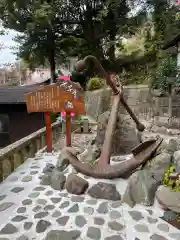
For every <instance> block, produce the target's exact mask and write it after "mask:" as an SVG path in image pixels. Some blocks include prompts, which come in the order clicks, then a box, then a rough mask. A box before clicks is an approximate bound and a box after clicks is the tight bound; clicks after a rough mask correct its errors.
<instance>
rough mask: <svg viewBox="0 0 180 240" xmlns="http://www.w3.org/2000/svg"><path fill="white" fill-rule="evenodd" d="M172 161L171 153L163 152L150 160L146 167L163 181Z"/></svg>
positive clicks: (157, 179) (156, 177) (159, 180)
mask: <svg viewBox="0 0 180 240" xmlns="http://www.w3.org/2000/svg"><path fill="white" fill-rule="evenodd" d="M170 162H171V155H170V154H169V153H161V154H159V155H158V156H156V157H154V158H153V159H152V160H151V161H150V162H148V164H147V165H146V166H145V167H144V169H145V170H149V171H150V172H151V174H152V176H153V177H154V178H155V179H156V181H158V182H161V181H162V179H163V176H164V173H165V171H166V170H167V169H168V168H169V165H170Z"/></svg>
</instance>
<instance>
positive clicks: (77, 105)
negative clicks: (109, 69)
mask: <svg viewBox="0 0 180 240" xmlns="http://www.w3.org/2000/svg"><path fill="white" fill-rule="evenodd" d="M57 85H58V86H60V88H61V89H62V90H64V91H66V92H69V93H71V94H72V100H70V99H69V100H68V101H65V105H64V107H65V109H64V111H65V112H66V146H71V113H75V114H85V104H84V97H83V92H82V88H81V87H80V85H79V84H76V83H74V82H72V81H70V80H69V81H64V80H63V79H58V80H57Z"/></svg>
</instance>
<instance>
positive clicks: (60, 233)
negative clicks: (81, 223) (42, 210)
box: [45, 230, 81, 240]
mask: <svg viewBox="0 0 180 240" xmlns="http://www.w3.org/2000/svg"><path fill="white" fill-rule="evenodd" d="M80 235H81V232H80V231H78V230H73V231H69V232H68V231H64V230H51V231H50V232H48V233H47V235H46V238H45V240H73V239H74V240H75V239H78V238H79V237H80Z"/></svg>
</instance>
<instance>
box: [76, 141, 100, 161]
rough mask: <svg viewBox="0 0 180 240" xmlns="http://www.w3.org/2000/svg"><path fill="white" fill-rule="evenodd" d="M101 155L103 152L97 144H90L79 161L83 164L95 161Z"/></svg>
mask: <svg viewBox="0 0 180 240" xmlns="http://www.w3.org/2000/svg"><path fill="white" fill-rule="evenodd" d="M100 155H101V150H100V148H98V147H97V146H96V145H95V144H93V145H92V144H91V142H90V143H89V144H88V146H87V148H86V149H85V150H84V152H82V153H81V154H80V155H79V159H80V160H81V161H82V162H90V161H95V160H96V159H98V158H99V157H100Z"/></svg>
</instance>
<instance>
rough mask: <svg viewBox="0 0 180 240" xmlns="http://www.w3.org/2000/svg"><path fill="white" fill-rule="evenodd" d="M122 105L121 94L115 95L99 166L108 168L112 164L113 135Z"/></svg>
mask: <svg viewBox="0 0 180 240" xmlns="http://www.w3.org/2000/svg"><path fill="white" fill-rule="evenodd" d="M119 104H120V94H118V95H115V96H114V97H113V104H112V109H111V113H110V117H109V121H108V125H107V130H106V133H105V139H104V143H103V146H102V151H101V156H100V159H99V164H100V165H103V166H106V165H107V164H109V163H110V156H111V148H112V140H113V134H114V130H115V127H116V122H117V116H118V109H119Z"/></svg>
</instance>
